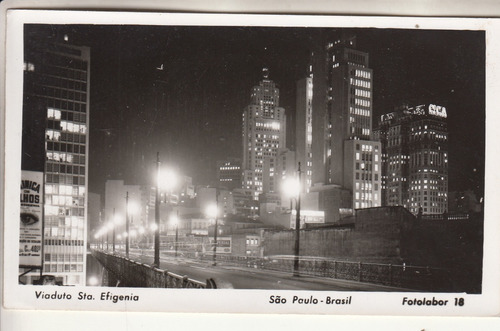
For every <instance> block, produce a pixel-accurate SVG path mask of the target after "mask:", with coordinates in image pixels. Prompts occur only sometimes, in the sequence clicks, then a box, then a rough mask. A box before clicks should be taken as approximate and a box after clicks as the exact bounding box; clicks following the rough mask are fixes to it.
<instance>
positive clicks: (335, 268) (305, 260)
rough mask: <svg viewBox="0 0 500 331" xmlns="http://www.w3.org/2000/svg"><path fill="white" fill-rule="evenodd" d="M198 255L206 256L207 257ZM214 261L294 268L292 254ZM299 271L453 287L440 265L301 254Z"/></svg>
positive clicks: (435, 287) (401, 284) (428, 288)
mask: <svg viewBox="0 0 500 331" xmlns="http://www.w3.org/2000/svg"><path fill="white" fill-rule="evenodd" d="M201 258H202V259H203V260H206V259H208V258H209V257H208V256H202V257H201ZM217 261H218V262H220V263H221V265H222V264H223V263H226V264H231V265H235V266H240V267H249V268H257V269H267V270H275V271H282V272H289V273H292V272H293V256H274V257H273V256H269V257H264V258H258V257H245V256H231V255H222V254H221V255H218V256H217ZM299 272H300V274H301V275H304V276H316V277H325V278H333V279H342V280H351V281H358V282H365V283H372V284H380V285H385V286H391V287H399V288H402V289H414V290H423V291H443V292H451V291H454V290H456V289H455V288H454V284H455V282H454V281H453V276H452V273H450V272H449V270H447V269H440V268H431V267H422V266H406V265H394V264H382V263H366V262H352V261H336V260H333V259H324V258H313V257H302V258H301V259H300V262H299Z"/></svg>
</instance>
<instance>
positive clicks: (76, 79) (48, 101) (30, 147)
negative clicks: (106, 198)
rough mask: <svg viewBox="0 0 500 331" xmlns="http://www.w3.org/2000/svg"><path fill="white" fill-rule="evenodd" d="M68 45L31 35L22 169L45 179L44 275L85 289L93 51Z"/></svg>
mask: <svg viewBox="0 0 500 331" xmlns="http://www.w3.org/2000/svg"><path fill="white" fill-rule="evenodd" d="M65 40H67V36H64V38H60V40H59V38H56V37H54V38H48V39H45V40H40V39H35V38H31V37H30V34H29V33H27V34H26V39H25V57H24V100H23V144H22V145H23V152H22V169H23V170H38V171H41V172H43V174H44V175H43V177H44V199H43V201H44V204H43V210H44V216H43V225H44V233H43V256H42V261H43V274H44V275H53V276H55V280H56V282H57V283H59V284H63V285H85V283H86V251H87V249H86V246H87V215H88V212H87V204H88V201H87V200H88V190H87V188H88V142H89V138H88V131H89V127H88V125H89V78H90V49H89V48H88V47H79V46H73V45H70V44H69V43H68V42H65ZM38 278H39V272H38V271H37V272H35V273H28V274H26V275H25V276H23V280H22V281H23V282H24V283H27V284H31V283H33V281H35V280H36V279H38Z"/></svg>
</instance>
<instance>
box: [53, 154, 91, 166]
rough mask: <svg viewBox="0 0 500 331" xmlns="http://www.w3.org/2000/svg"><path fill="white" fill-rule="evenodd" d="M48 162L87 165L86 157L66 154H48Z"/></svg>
mask: <svg viewBox="0 0 500 331" xmlns="http://www.w3.org/2000/svg"><path fill="white" fill-rule="evenodd" d="M47 160H50V161H58V162H68V163H78V164H85V155H77V154H71V153H65V152H47Z"/></svg>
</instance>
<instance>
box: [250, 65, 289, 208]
mask: <svg viewBox="0 0 500 331" xmlns="http://www.w3.org/2000/svg"><path fill="white" fill-rule="evenodd" d="M262 72H263V79H262V80H261V81H260V82H259V85H257V86H254V87H253V88H252V92H251V97H250V100H251V101H250V104H249V105H248V106H247V107H246V108H245V110H244V112H243V164H242V167H243V188H244V189H248V190H252V191H253V192H254V193H253V199H254V200H258V196H259V194H260V193H263V192H264V186H267V187H268V189H267V190H269V191H273V190H274V189H275V188H274V183H273V177H274V172H275V169H274V167H275V162H274V158H275V157H276V155H277V152H278V149H280V148H284V147H285V146H286V117H285V109H284V108H282V107H279V89H278V88H277V87H276V84H275V83H274V82H273V81H272V80H270V79H269V71H268V69H267V68H264V69H263V70H262ZM265 181H269V182H267V183H266V185H265V183H264V182H265Z"/></svg>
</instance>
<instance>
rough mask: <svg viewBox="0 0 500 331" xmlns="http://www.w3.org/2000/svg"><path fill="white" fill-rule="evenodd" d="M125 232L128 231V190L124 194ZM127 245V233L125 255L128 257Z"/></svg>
mask: <svg viewBox="0 0 500 331" xmlns="http://www.w3.org/2000/svg"><path fill="white" fill-rule="evenodd" d="M125 213H126V215H125V233H127V234H128V233H129V209H128V191H127V195H126V196H125ZM129 245H130V239H129V236H128V235H127V236H126V237H125V256H126V257H127V259H128V252H129Z"/></svg>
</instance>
